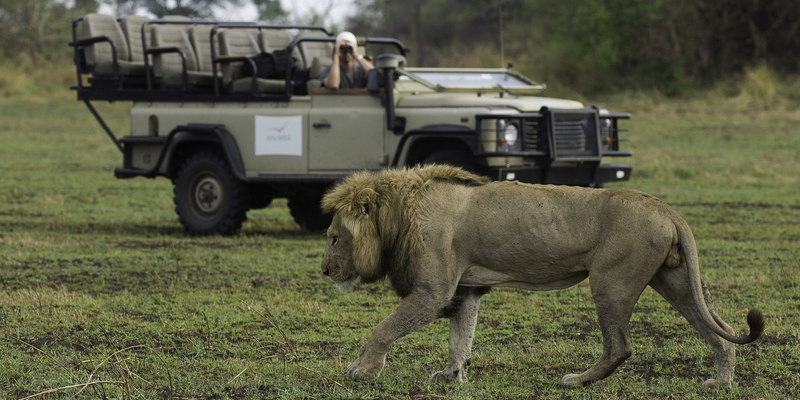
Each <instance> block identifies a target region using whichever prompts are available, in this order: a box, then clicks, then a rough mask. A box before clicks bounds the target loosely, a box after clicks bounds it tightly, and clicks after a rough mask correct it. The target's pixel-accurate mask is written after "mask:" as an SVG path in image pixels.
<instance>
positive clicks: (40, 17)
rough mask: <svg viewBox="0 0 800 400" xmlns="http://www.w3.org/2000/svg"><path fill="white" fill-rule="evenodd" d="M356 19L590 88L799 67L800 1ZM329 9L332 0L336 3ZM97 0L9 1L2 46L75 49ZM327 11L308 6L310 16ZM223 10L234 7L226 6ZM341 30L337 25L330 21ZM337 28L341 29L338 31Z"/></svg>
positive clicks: (680, 2) (388, 10) (428, 11)
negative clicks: (81, 24) (77, 32)
mask: <svg viewBox="0 0 800 400" xmlns="http://www.w3.org/2000/svg"><path fill="white" fill-rule="evenodd" d="M100 1H101V2H104V3H106V4H110V5H113V7H114V9H115V10H116V12H117V14H118V15H126V14H129V13H131V12H134V11H135V10H137V9H138V10H147V11H149V12H150V13H151V14H153V15H155V16H159V17H160V16H164V15H170V14H181V15H187V16H191V17H195V18H210V17H212V9H213V7H212V6H228V7H236V6H240V5H243V4H245V2H251V3H253V4H255V5H256V7H257V10H258V12H259V18H260V20H262V21H269V22H287V16H288V14H287V12H286V10H284V9H283V8H282V6H281V2H280V0H175V1H167V0H100ZM355 2H356V4H357V5H358V10H359V12H358V13H357V14H356V15H353V16H351V17H350V18H348V19H347V21H346V23H345V26H344V27H342V28H346V29H349V30H352V31H354V32H356V33H357V34H358V35H370V36H391V37H398V38H400V39H401V40H403V41H404V43H406V45H407V46H409V47H410V48H411V49H412V50H413V52H412V56H411V60H410V61H411V64H412V65H417V66H473V67H475V66H484V67H500V66H505V64H506V62H513V63H514V65H515V67H516V68H517V69H519V70H521V71H522V72H523V73H525V74H527V75H529V76H531V77H534V78H536V79H539V80H542V81H545V82H547V83H548V84H550V85H551V87H552V86H556V87H566V88H569V89H571V90H575V91H578V92H581V93H585V94H592V93H600V92H607V91H616V90H620V89H622V88H626V89H630V88H637V89H642V88H644V89H658V90H659V91H662V92H664V93H667V94H672V95H674V94H680V93H683V92H684V91H685V90H686V89H691V88H697V87H707V86H708V85H710V84H713V83H714V82H718V81H720V80H725V79H728V78H730V77H732V76H737V75H740V74H742V73H743V72H744V71H745V69H746V68H748V67H751V68H752V67H758V66H761V65H766V66H767V67H769V68H770V69H773V70H774V71H776V73H777V74H779V75H780V76H781V77H788V76H792V75H794V74H796V73H797V72H798V69H799V68H800V58H798V54H800V2H798V1H796V0H758V1H742V0H716V1H705V0H670V1H665V0H488V1H487V0H408V1H402V2H400V1H394V0H355ZM328 4H329V7H330V5H332V4H333V3H332V2H329V3H328ZM97 7H98V0H75V1H66V0H29V1H25V2H21V1H16V0H0V52H1V54H2V55H4V56H5V57H9V56H10V57H15V56H18V55H23V56H25V57H26V58H30V59H32V60H33V62H39V61H40V60H48V61H61V60H63V59H69V58H70V57H71V54H70V52H69V50H70V49H69V48H68V47H67V46H65V44H66V42H67V41H69V40H70V37H69V23H68V21H69V20H71V19H72V18H75V17H77V16H79V15H82V14H85V13H87V12H91V11H95V10H96V9H97ZM323 17H324V16H322V15H319V14H314V15H308V16H305V17H304V19H307V21H303V22H310V23H319V22H320V21H323V20H324V18H323ZM217 18H224V16H217ZM329 28H331V27H329ZM337 28H338V27H333V29H334V30H338V29H337Z"/></svg>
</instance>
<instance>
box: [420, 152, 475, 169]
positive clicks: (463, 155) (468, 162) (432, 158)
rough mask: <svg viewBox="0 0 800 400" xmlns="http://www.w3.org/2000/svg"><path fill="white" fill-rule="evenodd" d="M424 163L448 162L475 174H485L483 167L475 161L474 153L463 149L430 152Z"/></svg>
mask: <svg viewBox="0 0 800 400" xmlns="http://www.w3.org/2000/svg"><path fill="white" fill-rule="evenodd" d="M422 164H425V165H427V164H448V165H452V166H454V167H459V168H462V169H464V170H465V171H467V172H472V173H473V174H479V175H482V174H483V168H481V166H480V165H479V164H478V163H477V162H476V161H475V159H474V158H473V157H472V154H470V153H469V152H468V151H467V150H463V149H442V150H436V151H434V152H432V153H431V154H428V156H427V157H425V159H424V161H423V162H422Z"/></svg>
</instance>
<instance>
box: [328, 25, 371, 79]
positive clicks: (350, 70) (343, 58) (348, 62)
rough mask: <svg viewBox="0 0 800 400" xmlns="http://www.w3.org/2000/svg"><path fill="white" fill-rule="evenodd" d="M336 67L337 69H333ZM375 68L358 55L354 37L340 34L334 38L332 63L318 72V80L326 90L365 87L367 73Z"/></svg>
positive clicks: (349, 34)
mask: <svg viewBox="0 0 800 400" xmlns="http://www.w3.org/2000/svg"><path fill="white" fill-rule="evenodd" d="M334 65H338V66H339V67H338V68H333V66H334ZM373 68H375V67H374V66H373V65H372V63H370V62H369V61H367V59H366V58H364V56H363V55H361V54H358V43H357V42H356V36H355V35H353V34H352V33H350V32H346V31H345V32H342V33H340V34H339V35H337V36H336V45H335V46H334V48H333V62H331V64H328V65H325V66H323V67H322V68H320V70H319V79H320V81H322V86H323V87H325V88H326V89H334V90H335V89H351V88H365V87H367V73H368V72H369V71H370V70H372V69H373Z"/></svg>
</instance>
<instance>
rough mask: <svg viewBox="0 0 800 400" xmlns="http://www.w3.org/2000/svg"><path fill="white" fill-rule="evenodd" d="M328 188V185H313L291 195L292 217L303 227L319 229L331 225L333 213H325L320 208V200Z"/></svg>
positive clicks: (290, 209) (313, 229)
mask: <svg viewBox="0 0 800 400" xmlns="http://www.w3.org/2000/svg"><path fill="white" fill-rule="evenodd" d="M327 188H328V186H312V187H308V188H304V189H303V190H300V191H299V192H298V193H296V194H294V195H293V196H291V197H289V204H288V205H289V211H290V212H291V214H292V218H294V221H295V222H297V224H298V225H300V226H301V227H303V229H306V230H309V231H319V230H323V229H327V228H328V227H329V226H330V225H331V220H332V219H333V215H331V214H323V213H322V209H320V202H321V201H322V196H323V195H325V191H326V190H327Z"/></svg>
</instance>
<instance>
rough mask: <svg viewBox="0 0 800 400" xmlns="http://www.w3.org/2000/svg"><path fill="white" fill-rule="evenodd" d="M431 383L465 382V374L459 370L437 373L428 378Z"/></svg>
mask: <svg viewBox="0 0 800 400" xmlns="http://www.w3.org/2000/svg"><path fill="white" fill-rule="evenodd" d="M430 381H431V382H453V381H456V382H466V381H467V374H465V373H462V372H461V371H459V370H454V371H439V372H437V373H435V374H433V375H431V377H430Z"/></svg>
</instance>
